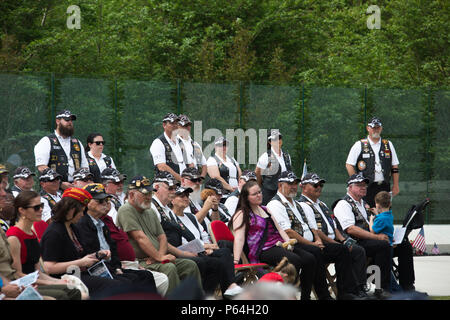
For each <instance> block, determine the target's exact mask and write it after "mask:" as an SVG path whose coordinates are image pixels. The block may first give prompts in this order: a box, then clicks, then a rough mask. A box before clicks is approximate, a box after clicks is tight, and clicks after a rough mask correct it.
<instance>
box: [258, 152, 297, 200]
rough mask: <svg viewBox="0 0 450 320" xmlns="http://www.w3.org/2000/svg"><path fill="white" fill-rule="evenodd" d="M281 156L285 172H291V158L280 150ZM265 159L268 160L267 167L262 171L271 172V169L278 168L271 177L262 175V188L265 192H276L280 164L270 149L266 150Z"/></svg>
mask: <svg viewBox="0 0 450 320" xmlns="http://www.w3.org/2000/svg"><path fill="white" fill-rule="evenodd" d="M281 155H282V156H283V160H284V164H285V165H286V170H287V171H290V170H292V168H291V167H292V166H291V156H290V155H289V153H287V152H284V151H283V150H281ZM267 157H268V158H269V164H268V165H267V169H264V171H265V170H267V171H269V172H271V170H273V169H272V168H275V167H276V166H278V171H277V172H276V173H274V174H272V175H269V174H264V171H263V173H262V187H263V188H264V189H266V190H272V191H275V190H278V179H279V178H280V175H281V164H280V163H279V162H278V160H277V158H276V157H275V155H274V154H273V153H272V149H269V150H267Z"/></svg>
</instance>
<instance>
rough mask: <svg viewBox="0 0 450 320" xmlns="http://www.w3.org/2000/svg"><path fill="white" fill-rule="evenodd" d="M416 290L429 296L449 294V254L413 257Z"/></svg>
mask: <svg viewBox="0 0 450 320" xmlns="http://www.w3.org/2000/svg"><path fill="white" fill-rule="evenodd" d="M414 271H415V275H416V283H415V287H416V290H417V291H422V292H426V293H428V295H429V296H450V256H423V257H418V256H416V257H414Z"/></svg>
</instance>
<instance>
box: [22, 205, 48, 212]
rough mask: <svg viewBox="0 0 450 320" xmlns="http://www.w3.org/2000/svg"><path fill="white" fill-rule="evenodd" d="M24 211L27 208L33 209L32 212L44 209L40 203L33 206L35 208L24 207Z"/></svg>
mask: <svg viewBox="0 0 450 320" xmlns="http://www.w3.org/2000/svg"><path fill="white" fill-rule="evenodd" d="M24 208H25V209H28V208H33V210H34V211H36V212H37V211H39V209H44V204H43V203H40V204H37V205H35V206H26V207H24Z"/></svg>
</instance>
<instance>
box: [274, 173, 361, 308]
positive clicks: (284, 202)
mask: <svg viewBox="0 0 450 320" xmlns="http://www.w3.org/2000/svg"><path fill="white" fill-rule="evenodd" d="M299 181H300V179H299V178H297V176H296V175H295V173H294V172H292V171H285V172H283V173H282V174H281V175H280V178H279V180H278V192H277V194H276V195H275V196H274V197H273V198H272V200H271V201H269V203H268V204H267V209H268V210H269V212H271V213H272V215H273V216H274V217H275V219H276V220H277V222H278V224H279V225H280V227H281V228H282V229H283V230H284V231H285V232H286V233H287V235H288V236H289V238H291V239H296V240H297V242H298V246H299V247H300V248H301V249H303V250H305V251H307V252H308V253H310V254H312V255H313V256H314V260H315V266H316V274H315V278H314V287H315V290H316V293H317V295H318V297H319V299H320V300H330V299H331V297H330V293H329V292H328V290H327V288H328V287H327V283H326V271H325V266H326V264H327V263H330V262H336V272H337V276H338V282H337V285H338V297H337V298H338V299H342V300H344V299H345V300H353V299H355V298H356V296H355V295H353V292H356V282H355V279H354V277H353V273H352V269H351V257H350V253H349V251H348V250H347V248H346V247H345V246H342V245H340V244H337V243H336V244H334V243H326V242H325V243H324V242H322V240H321V238H320V237H319V235H318V233H317V229H313V228H312V227H311V221H313V220H314V214H312V215H311V216H309V217H308V216H307V213H306V212H305V211H304V210H303V208H302V206H301V205H300V203H299V202H298V201H296V200H295V199H294V198H295V196H296V194H297V190H298V183H299ZM308 214H309V212H308Z"/></svg>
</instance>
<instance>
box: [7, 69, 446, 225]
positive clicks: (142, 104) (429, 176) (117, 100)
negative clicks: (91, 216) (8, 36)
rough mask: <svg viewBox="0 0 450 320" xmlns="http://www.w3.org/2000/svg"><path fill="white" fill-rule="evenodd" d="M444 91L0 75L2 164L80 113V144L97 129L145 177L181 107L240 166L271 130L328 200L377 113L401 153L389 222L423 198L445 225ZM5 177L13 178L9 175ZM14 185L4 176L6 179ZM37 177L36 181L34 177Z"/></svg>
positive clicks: (15, 160)
mask: <svg viewBox="0 0 450 320" xmlns="http://www.w3.org/2000/svg"><path fill="white" fill-rule="evenodd" d="M449 107H450V91H449V90H444V89H442V88H436V89H434V88H416V89H398V88H395V89H392V88H369V87H356V88H341V87H315V86H312V85H273V84H253V83H245V82H228V83H199V82H192V81H182V80H174V81H154V80H118V79H106V78H105V79H103V78H83V77H79V76H71V75H58V74H31V75H30V74H0V111H1V114H2V115H3V117H2V121H1V122H0V126H1V130H0V139H1V140H0V141H1V144H0V163H3V164H5V165H6V166H7V167H8V169H9V170H10V172H12V171H13V170H14V169H15V168H16V167H18V166H28V167H29V168H30V169H32V170H36V169H35V167H34V154H33V149H34V145H35V144H36V143H37V142H38V141H39V140H40V139H41V138H42V137H43V136H44V135H48V134H49V133H50V132H52V131H53V130H54V128H55V121H54V118H55V114H56V113H57V112H58V111H60V110H62V109H70V110H71V111H72V112H73V113H75V114H76V115H77V116H78V119H77V121H76V122H75V136H76V137H77V138H79V139H80V140H81V141H82V143H83V144H84V145H85V146H86V137H87V136H88V135H89V134H90V133H92V132H99V133H101V134H102V135H103V137H104V139H105V141H106V142H107V143H106V146H105V149H104V153H106V154H108V155H110V156H112V157H113V159H114V161H115V163H116V165H117V167H118V169H119V170H120V171H121V172H122V173H125V174H127V175H128V177H129V178H130V177H132V176H134V175H136V174H144V175H146V176H148V177H153V173H154V171H153V162H152V158H151V156H150V153H149V148H150V145H151V143H152V141H153V140H154V139H155V138H156V137H157V136H159V135H160V134H161V133H162V122H161V120H162V118H163V116H164V115H165V114H166V113H168V112H174V113H184V114H187V115H188V116H189V117H190V119H191V120H192V121H193V126H192V132H191V135H192V137H193V138H194V139H195V140H196V141H197V142H199V143H200V144H201V146H202V147H203V149H204V152H205V156H206V158H208V156H209V155H210V154H211V151H213V142H214V139H216V138H217V137H218V136H220V135H223V136H226V137H227V138H229V139H230V140H231V142H232V147H231V148H230V152H231V153H232V154H231V155H233V156H234V157H235V158H236V159H237V160H238V161H239V162H240V164H241V168H242V169H254V168H255V166H256V162H257V159H258V157H259V155H261V154H262V153H263V152H265V151H266V148H267V145H266V130H268V129H272V128H273V129H279V130H280V132H281V133H282V135H283V148H284V149H286V150H288V151H289V153H290V154H291V157H292V160H293V165H294V171H295V172H296V174H297V175H299V176H300V175H301V174H302V168H303V163H304V161H306V164H307V167H308V171H314V172H317V173H318V174H319V175H320V176H321V177H323V178H324V179H326V180H327V183H326V185H325V188H324V190H323V195H322V199H323V200H324V201H325V202H326V203H327V204H328V205H331V203H332V202H333V201H334V200H336V199H338V198H340V197H342V196H343V195H344V194H345V187H346V179H347V172H346V170H345V160H346V158H347V154H348V152H349V150H350V148H351V146H352V145H353V143H355V142H356V141H357V140H359V139H361V138H363V137H365V136H366V131H365V124H366V123H367V120H368V119H370V117H372V116H374V115H376V116H378V117H380V118H381V120H382V122H383V132H382V136H383V137H384V138H387V139H390V140H391V141H392V142H393V144H394V147H395V149H396V151H397V153H398V157H399V160H400V194H399V195H398V196H397V197H395V198H394V201H393V212H394V217H395V221H396V223H399V222H401V221H402V220H403V217H404V216H405V214H406V212H407V211H408V210H409V208H410V207H411V206H412V205H413V204H415V203H417V202H419V201H421V200H423V199H424V198H425V197H429V198H430V199H431V205H430V206H429V208H428V209H427V212H426V222H427V223H450V212H449V209H448V208H449V206H450V144H449V142H450V133H449V127H448V124H449V123H450V111H449ZM10 176H12V175H10ZM10 183H12V181H10ZM36 184H37V179H36Z"/></svg>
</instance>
